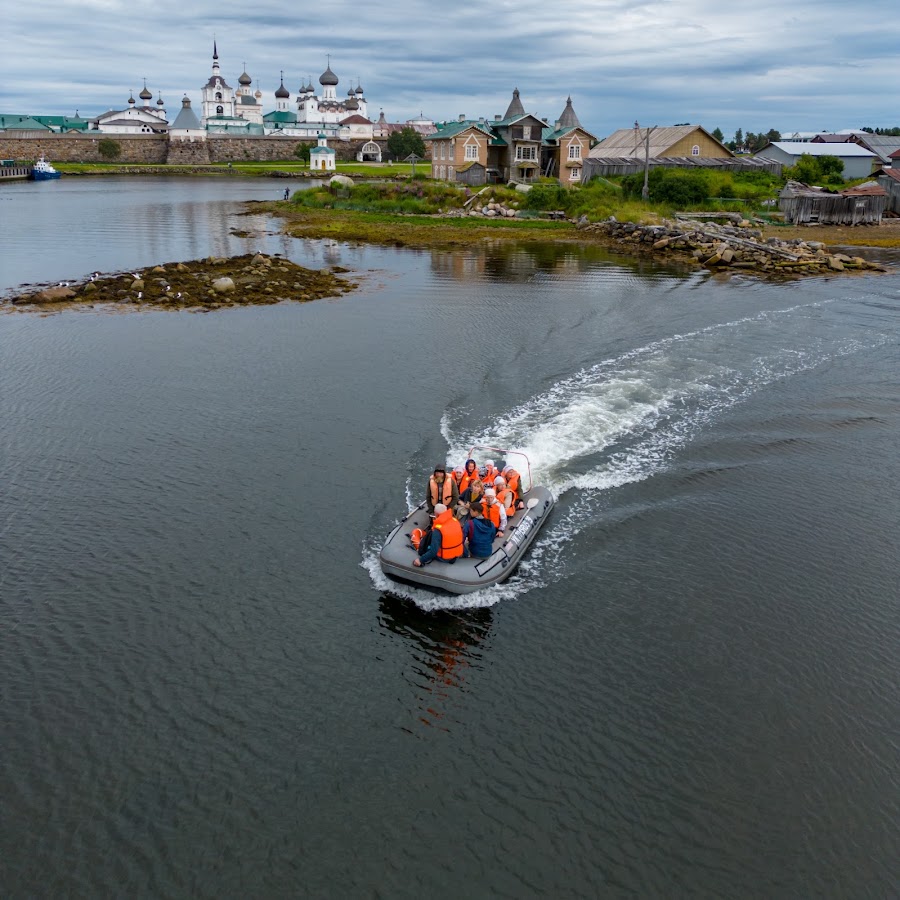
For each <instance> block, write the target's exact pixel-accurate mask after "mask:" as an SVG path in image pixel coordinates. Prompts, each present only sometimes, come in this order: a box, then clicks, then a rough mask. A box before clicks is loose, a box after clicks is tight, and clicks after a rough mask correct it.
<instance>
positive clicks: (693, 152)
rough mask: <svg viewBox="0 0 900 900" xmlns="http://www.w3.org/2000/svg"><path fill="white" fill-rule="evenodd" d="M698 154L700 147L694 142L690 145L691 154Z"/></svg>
mask: <svg viewBox="0 0 900 900" xmlns="http://www.w3.org/2000/svg"><path fill="white" fill-rule="evenodd" d="M699 155H700V148H699V147H698V146H697V144H694V146H693V147H691V156H699Z"/></svg>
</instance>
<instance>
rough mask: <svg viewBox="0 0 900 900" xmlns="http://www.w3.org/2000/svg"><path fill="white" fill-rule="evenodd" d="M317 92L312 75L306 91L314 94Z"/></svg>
mask: <svg viewBox="0 0 900 900" xmlns="http://www.w3.org/2000/svg"><path fill="white" fill-rule="evenodd" d="M315 92H316V89H315V88H314V87H313V86H312V78H311V77H310V79H309V84H308V85H307V86H306V93H307V94H314V93H315Z"/></svg>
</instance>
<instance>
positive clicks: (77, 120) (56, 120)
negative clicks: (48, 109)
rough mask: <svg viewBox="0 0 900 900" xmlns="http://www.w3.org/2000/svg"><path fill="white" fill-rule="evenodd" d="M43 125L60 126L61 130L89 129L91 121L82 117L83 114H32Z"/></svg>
mask: <svg viewBox="0 0 900 900" xmlns="http://www.w3.org/2000/svg"><path fill="white" fill-rule="evenodd" d="M31 118H32V119H34V120H35V121H37V122H40V123H41V124H42V125H48V126H49V127H50V128H59V129H60V130H61V131H72V130H75V131H87V130H88V128H89V127H90V122H89V121H88V120H87V119H82V118H81V116H32V117H31Z"/></svg>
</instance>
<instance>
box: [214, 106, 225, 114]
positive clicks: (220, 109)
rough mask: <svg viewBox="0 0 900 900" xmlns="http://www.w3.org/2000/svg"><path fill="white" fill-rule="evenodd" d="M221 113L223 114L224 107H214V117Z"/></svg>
mask: <svg viewBox="0 0 900 900" xmlns="http://www.w3.org/2000/svg"><path fill="white" fill-rule="evenodd" d="M223 112H225V109H224V107H221V106H217V107H216V115H217V116H221V115H222V113H223Z"/></svg>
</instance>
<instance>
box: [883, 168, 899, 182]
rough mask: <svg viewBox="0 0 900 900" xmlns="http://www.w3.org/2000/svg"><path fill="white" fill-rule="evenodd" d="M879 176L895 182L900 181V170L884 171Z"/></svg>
mask: <svg viewBox="0 0 900 900" xmlns="http://www.w3.org/2000/svg"><path fill="white" fill-rule="evenodd" d="M878 174H879V175H885V176H887V177H888V178H890V179H891V180H893V181H900V169H882V170H881V171H880V172H879V173H878Z"/></svg>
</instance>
